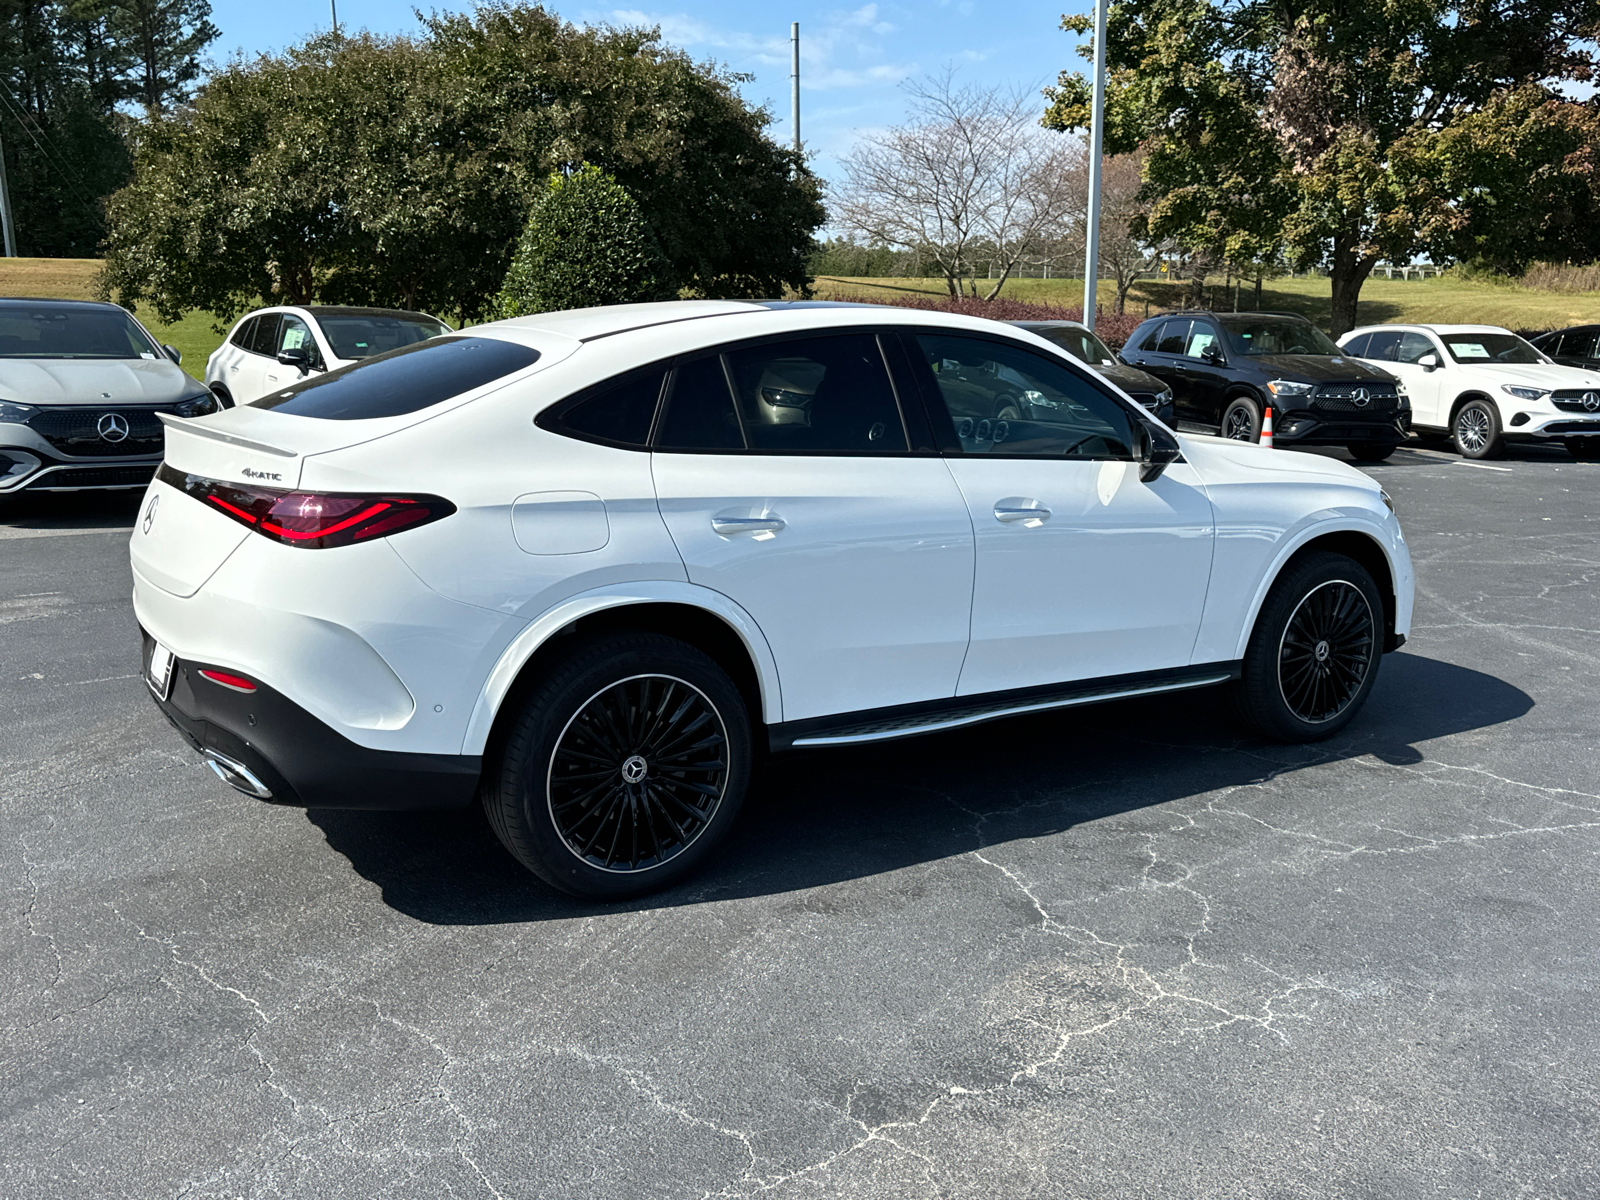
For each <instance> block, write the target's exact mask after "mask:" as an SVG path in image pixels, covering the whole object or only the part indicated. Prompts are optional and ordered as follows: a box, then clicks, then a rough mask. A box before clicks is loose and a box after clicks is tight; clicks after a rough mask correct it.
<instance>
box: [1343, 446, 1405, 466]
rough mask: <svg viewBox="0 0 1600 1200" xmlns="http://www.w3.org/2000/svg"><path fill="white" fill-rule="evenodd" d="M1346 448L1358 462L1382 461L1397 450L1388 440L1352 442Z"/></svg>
mask: <svg viewBox="0 0 1600 1200" xmlns="http://www.w3.org/2000/svg"><path fill="white" fill-rule="evenodd" d="M1345 449H1347V450H1348V451H1350V456H1351V457H1352V458H1354V459H1355V460H1356V461H1357V462H1382V461H1383V460H1384V459H1386V458H1388V457H1389V456H1390V455H1391V454H1393V453H1394V451H1395V447H1394V446H1393V444H1391V443H1388V442H1352V443H1351V444H1350V445H1348V446H1346V447H1345Z"/></svg>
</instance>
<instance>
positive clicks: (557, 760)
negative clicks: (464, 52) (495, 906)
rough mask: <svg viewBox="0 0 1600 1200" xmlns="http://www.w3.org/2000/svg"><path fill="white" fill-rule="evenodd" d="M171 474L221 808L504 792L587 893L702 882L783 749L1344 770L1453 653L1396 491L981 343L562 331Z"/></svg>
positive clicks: (767, 328) (1066, 365)
mask: <svg viewBox="0 0 1600 1200" xmlns="http://www.w3.org/2000/svg"><path fill="white" fill-rule="evenodd" d="M1002 373H1003V374H1004V375H1005V376H1006V377H1007V378H1020V379H1021V380H1023V381H1024V383H1025V385H1026V386H1025V387H1023V388H1022V389H1021V393H1020V394H1021V398H1022V402H1023V406H1024V407H1025V411H1023V412H1020V413H1018V414H1016V415H1008V416H1006V417H1003V418H999V417H994V416H992V415H990V414H989V410H988V409H985V408H983V407H982V405H981V404H976V403H975V398H976V400H981V399H982V398H983V397H985V396H987V395H988V394H989V393H990V392H991V391H992V390H993V380H994V379H995V378H996V377H997V376H998V375H1001V374H1002ZM975 414H976V415H975ZM167 439H168V440H167V457H166V461H165V463H164V464H163V466H162V468H161V471H160V473H159V475H158V477H157V479H156V481H155V482H154V483H153V484H152V485H151V488H150V491H149V494H148V497H147V498H146V500H145V501H144V506H143V508H142V509H141V511H140V513H139V516H138V520H137V522H136V526H135V529H134V533H133V537H132V543H131V551H132V559H133V575H134V608H135V610H136V612H137V615H138V619H139V624H140V626H141V627H142V630H143V635H144V672H145V677H146V680H147V682H148V684H149V687H150V689H151V691H152V692H153V694H154V696H155V699H156V701H157V702H158V703H159V705H160V706H161V708H162V710H163V711H164V712H165V713H166V714H167V716H168V717H170V718H171V720H172V722H173V724H174V725H176V726H177V728H178V729H179V730H180V731H181V732H182V733H183V735H184V736H185V737H186V738H187V739H188V740H189V741H190V743H191V744H192V745H193V746H194V747H195V749H197V750H199V751H200V752H201V753H202V754H204V755H205V756H206V758H207V759H208V760H209V761H210V763H211V765H212V767H213V769H214V770H215V771H216V772H217V774H218V775H219V776H221V777H222V778H223V779H224V780H226V781H227V782H229V783H231V784H232V785H233V786H235V787H237V788H239V789H240V790H242V791H244V792H247V793H249V794H251V795H254V796H258V797H260V798H261V799H264V800H271V801H275V802H278V803H285V804H298V805H305V806H311V807H318V806H332V807H354V808H420V807H435V806H446V807H448V806H454V805H466V804H470V803H471V802H472V801H473V800H474V798H478V799H480V800H481V803H482V804H483V805H484V807H485V808H486V810H487V812H488V815H489V817H490V820H491V822H492V824H493V826H494V828H495V830H496V831H497V832H498V834H499V836H500V838H501V840H502V841H503V842H504V843H505V845H506V847H507V848H508V849H509V850H510V851H511V853H512V854H513V855H515V856H516V857H517V858H518V859H520V860H521V861H522V862H523V863H524V864H525V865H526V866H528V867H529V868H531V869H532V870H533V871H534V872H536V873H537V874H538V875H540V876H541V877H542V878H544V879H545V880H547V881H548V882H550V883H551V884H553V885H554V886H556V887H557V888H561V889H563V890H565V891H567V892H570V893H573V894H576V895H582V896H591V897H601V898H619V897H624V896H630V895H635V894H638V893H641V892H643V891H646V890H649V889H652V888H655V887H659V886H662V885H663V884H665V883H667V882H669V881H671V880H673V879H675V878H677V877H679V876H681V875H682V874H683V873H684V872H686V871H688V870H689V869H691V868H692V867H693V865H694V864H695V863H696V862H697V861H699V860H701V859H703V858H704V857H705V855H706V854H707V853H708V852H709V851H710V850H711V848H712V847H713V845H714V844H715V843H716V841H717V839H718V838H719V836H720V835H721V834H722V833H723V832H724V831H725V830H726V829H727V827H728V825H729V823H730V822H732V820H733V819H734V816H735V814H736V813H737V811H738V809H739V805H740V803H741V801H742V799H743V797H744V793H745V790H746V787H747V784H748V781H749V779H750V770H751V764H752V760H753V758H754V757H755V756H757V755H761V754H765V753H767V752H770V751H781V750H788V749H791V748H803V747H813V746H837V745H841V744H845V743H859V742H874V741H879V740H882V739H886V738H897V737H904V736H907V735H912V734H921V733H931V732H935V731H939V730H948V729H951V728H955V727H957V726H963V725H970V724H973V723H975V722H979V721H988V720H992V719H995V718H1002V717H1006V716H1009V715H1012V714H1017V713H1032V712H1038V711H1040V710H1044V709H1053V708H1064V707H1068V706H1071V705H1078V704H1085V703H1090V702H1094V701H1100V700H1109V699H1114V698H1117V697H1123V696H1138V695H1145V694H1149V693H1153V692H1166V691H1173V690H1177V689H1182V688H1195V687H1203V686H1208V685H1226V686H1229V687H1231V688H1232V690H1233V691H1234V693H1235V694H1236V696H1237V698H1238V702H1239V705H1240V707H1241V709H1242V710H1243V713H1244V714H1245V715H1246V716H1247V717H1248V718H1249V719H1250V720H1251V721H1253V723H1254V724H1255V725H1256V727H1257V728H1259V729H1260V730H1262V731H1263V732H1265V733H1266V734H1268V735H1270V736H1273V737H1276V738H1280V739H1289V740H1300V739H1314V738H1319V737H1325V736H1328V735H1330V734H1332V733H1334V732H1335V731H1337V730H1339V729H1340V728H1342V727H1343V726H1344V725H1345V724H1346V723H1347V722H1349V721H1350V719H1351V718H1352V717H1353V716H1354V715H1355V713H1356V711H1357V709H1358V708H1359V707H1360V705H1361V704H1362V702H1363V700H1364V699H1365V697H1366V696H1367V694H1368V692H1369V691H1370V690H1371V688H1372V686H1373V681H1374V679H1375V677H1376V674H1377V670H1378V663H1379V659H1380V656H1381V655H1382V654H1383V653H1384V652H1385V651H1387V650H1392V649H1393V648H1395V647H1396V646H1398V645H1400V644H1401V643H1402V642H1403V641H1404V639H1405V635H1406V632H1407V630H1408V628H1409V625H1410V621H1411V607H1412V571H1411V562H1410V558H1409V555H1408V553H1407V549H1406V544H1405V541H1404V539H1403V537H1402V535H1401V531H1400V526H1399V523H1398V522H1397V521H1396V519H1395V516H1394V513H1393V511H1392V508H1391V506H1390V505H1389V503H1388V498H1387V497H1386V496H1385V495H1384V494H1383V492H1382V491H1381V490H1380V489H1379V487H1378V486H1377V484H1375V483H1374V482H1373V481H1372V480H1371V479H1369V478H1368V477H1367V476H1365V475H1363V474H1361V473H1360V472H1358V471H1356V470H1354V469H1353V468H1350V467H1347V466H1345V465H1343V464H1342V463H1339V462H1335V461H1333V460H1331V459H1326V458H1320V457H1315V456H1311V455H1304V454H1296V453H1292V452H1284V451H1273V450H1270V449H1266V448H1262V447H1259V446H1255V445H1250V444H1246V443H1241V442H1232V441H1223V440H1221V439H1217V438H1209V437H1188V436H1184V437H1179V436H1175V435H1174V434H1172V433H1171V432H1170V431H1168V430H1167V429H1166V428H1165V427H1164V426H1162V425H1160V424H1159V423H1157V422H1156V421H1154V420H1153V419H1152V418H1150V417H1149V415H1148V414H1147V413H1145V412H1144V411H1143V410H1142V409H1141V408H1140V407H1139V406H1138V405H1137V404H1135V403H1133V402H1132V401H1131V400H1129V399H1128V398H1127V397H1126V396H1125V395H1123V394H1122V393H1120V392H1119V391H1117V390H1116V388H1115V387H1113V386H1112V385H1111V384H1109V383H1108V382H1107V381H1105V380H1103V379H1102V378H1100V377H1099V376H1097V375H1096V374H1095V373H1094V372H1093V371H1092V370H1090V369H1089V368H1088V367H1087V366H1085V365H1083V364H1082V363H1079V362H1077V361H1076V360H1074V359H1072V358H1071V357H1069V356H1068V355H1066V354H1065V353H1064V352H1062V351H1061V350H1059V349H1056V348H1054V347H1052V346H1051V345H1050V344H1049V343H1048V342H1046V341H1044V340H1043V339H1040V338H1038V337H1035V336H1033V335H1031V334H1028V333H1026V332H1023V331H1020V330H1017V329H1013V328H1011V327H1009V326H1006V325H1002V324H999V323H996V322H991V321H986V320H981V319H975V318H968V317H960V316H951V315H945V314H937V313H929V312H922V311H912V310H903V309H893V308H883V307H878V306H874V305H859V306H857V305H822V304H810V303H792V304H789V303H777V302H772V303H764V302H763V303H757V302H738V301H681V302H673V303H665V304H646V305H623V306H618V307H614V308H598V309H590V310H583V311H574V312H560V313H547V314H544V315H540V316H532V317H525V318H520V319H517V320H512V321H503V322H500V323H497V324H492V325H484V326H480V327H477V328H474V329H473V330H471V332H470V333H468V334H459V335H452V336H448V337H440V338H435V339H432V340H430V341H427V342H424V343H420V344H418V345H415V346H411V347H407V348H404V349H401V350H397V351H394V352H392V353H390V354H387V355H382V356H379V357H377V358H372V359H368V360H367V361H365V362H363V363H359V364H357V365H355V366H352V367H347V368H345V369H343V370H339V371H332V372H329V373H328V374H326V375H320V376H316V377H314V378H311V379H309V380H306V381H305V382H303V383H300V384H297V385H294V386H291V387H287V388H284V389H282V390H281V391H278V392H275V393H273V394H271V395H269V396H266V397H264V398H263V399H261V400H260V401H259V402H258V403H257V404H256V405H254V406H249V407H240V408H233V409H228V410H226V411H223V412H221V413H218V414H216V415H214V416H209V417H205V418H203V419H201V420H200V421H198V422H194V421H190V422H177V421H170V422H168V429H167Z"/></svg>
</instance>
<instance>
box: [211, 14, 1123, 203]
mask: <svg viewBox="0 0 1600 1200" xmlns="http://www.w3.org/2000/svg"><path fill="white" fill-rule="evenodd" d="M335 2H336V3H337V4H338V9H339V23H340V25H341V27H343V28H345V29H347V30H349V29H352V28H359V27H365V28H368V29H371V30H373V31H374V32H377V33H407V32H413V31H415V29H416V28H417V23H416V21H415V19H414V18H413V16H412V6H411V5H410V4H407V3H394V2H392V0H335ZM1091 3H1092V0H1080V2H1079V3H1073V2H1072V0H1067V3H1066V4H1065V6H1064V7H1063V5H1062V3H1061V0H1056V3H1053V4H1038V3H1032V4H1030V3H1025V2H1022V0H1018V2H1016V3H1006V2H1004V0H990V2H989V3H977V2H975V0H925V2H923V3H917V4H897V3H878V4H860V5H854V6H851V5H848V4H847V5H835V4H826V3H820V4H819V3H811V2H809V0H792V2H791V3H790V4H789V5H787V6H779V5H768V4H762V3H753V4H752V3H748V2H746V3H739V2H737V0H699V2H693V0H688V2H680V3H667V4H661V5H651V4H646V5H644V6H643V7H634V6H632V5H629V6H626V7H623V6H617V7H611V6H603V5H590V4H586V3H581V2H577V0H575V2H574V3H570V4H555V5H553V6H552V7H554V9H555V10H556V11H557V12H559V13H560V14H561V15H562V16H563V17H565V18H566V19H568V20H571V21H577V22H580V23H583V24H630V25H632V24H642V25H660V26H661V30H662V35H663V37H664V39H665V40H666V41H667V42H669V43H671V44H673V45H676V46H678V47H681V48H682V49H684V50H687V51H688V52H689V53H690V54H692V55H693V56H694V57H695V58H697V59H706V58H713V59H716V60H718V61H719V62H723V63H726V64H727V65H728V66H729V67H731V68H733V69H734V70H736V71H742V72H747V73H749V74H751V75H753V76H754V77H755V78H754V79H753V80H752V81H751V82H750V83H748V84H746V85H744V88H743V92H744V96H745V99H747V100H748V101H750V102H751V103H752V104H758V105H759V104H766V105H768V106H769V107H770V108H771V110H772V113H773V115H774V117H775V118H776V120H775V121H774V124H773V127H772V132H773V134H774V136H775V137H777V138H779V139H780V140H783V141H787V140H788V139H789V137H790V136H791V134H790V124H789V22H791V21H799V22H800V45H801V67H800V80H801V99H800V104H801V114H800V126H801V133H802V135H803V136H804V141H805V144H806V147H807V149H808V151H809V152H810V153H811V154H812V156H813V163H814V166H815V167H816V169H817V170H818V171H820V172H821V174H822V175H823V176H824V177H825V178H828V179H837V178H838V175H839V171H838V162H839V159H840V158H841V157H842V156H843V155H845V154H847V153H848V152H849V149H850V146H851V144H852V142H853V141H854V139H855V138H856V137H857V136H859V134H860V133H862V132H868V131H873V130H878V129H882V128H884V127H886V126H890V125H893V124H895V123H896V122H897V121H899V120H900V119H901V117H902V116H903V115H904V111H905V94H904V92H903V91H902V89H901V87H900V84H901V83H902V81H904V80H906V79H908V78H912V77H916V76H921V75H927V74H930V73H932V72H936V71H940V70H943V69H944V68H945V67H947V66H952V65H953V66H955V67H956V68H957V69H958V71H959V77H960V78H962V79H965V80H970V81H973V82H982V83H999V84H1006V85H1017V86H1022V87H1026V88H1028V89H1029V90H1031V91H1037V89H1038V88H1040V87H1042V86H1044V85H1045V84H1046V83H1050V82H1053V81H1054V80H1055V77H1056V73H1057V72H1058V71H1060V70H1061V69H1062V68H1064V67H1072V68H1073V69H1077V68H1079V67H1080V66H1081V65H1082V60H1081V59H1079V58H1078V57H1077V56H1076V55H1075V54H1074V53H1073V47H1074V46H1075V45H1076V44H1077V40H1076V38H1075V37H1074V36H1073V35H1071V34H1067V33H1063V32H1061V30H1060V28H1059V24H1060V19H1061V14H1062V12H1063V11H1078V10H1079V9H1083V10H1085V11H1086V10H1088V9H1089V8H1090V6H1091ZM427 7H429V8H432V7H434V5H432V4H429V5H427ZM437 7H439V8H440V9H444V10H459V9H463V8H468V7H470V5H466V4H460V3H447V4H439V5H438V6H437ZM211 19H212V21H213V23H215V24H216V26H217V27H218V28H219V29H220V30H221V31H222V36H221V37H220V38H218V39H217V41H216V42H215V43H214V44H213V45H212V47H211V54H212V56H213V57H214V58H215V59H217V60H219V61H221V60H225V59H226V58H228V57H229V56H230V55H231V54H232V53H233V52H234V51H237V50H243V51H245V52H246V53H247V54H253V53H257V52H260V51H272V50H281V49H283V48H284V47H285V46H287V45H291V44H293V43H294V42H297V41H299V40H301V39H302V38H304V37H306V36H308V35H309V34H311V33H314V32H317V31H319V30H322V31H325V30H326V29H327V28H328V27H329V6H328V0H274V2H273V3H270V4H263V3H262V2H261V0H212V15H211ZM1040 107H1041V110H1042V108H1043V101H1042V100H1041V101H1040Z"/></svg>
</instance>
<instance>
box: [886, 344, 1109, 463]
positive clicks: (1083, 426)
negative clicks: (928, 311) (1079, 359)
mask: <svg viewBox="0 0 1600 1200" xmlns="http://www.w3.org/2000/svg"><path fill="white" fill-rule="evenodd" d="M916 345H917V348H918V350H919V351H920V355H921V358H922V360H923V361H924V362H926V363H927V365H928V368H929V370H930V371H931V372H932V373H933V380H934V384H935V386H936V389H937V392H938V396H939V400H940V401H941V402H942V405H943V408H944V410H945V412H946V413H948V414H949V418H950V423H951V425H953V426H954V428H955V435H956V438H957V439H958V440H959V442H960V446H961V452H962V453H963V454H993V455H1000V456H1006V457H1030V458H1115V459H1126V458H1132V457H1134V455H1133V449H1132V447H1133V442H1134V438H1133V417H1132V414H1130V413H1129V412H1127V411H1126V410H1125V409H1124V408H1123V407H1122V406H1121V405H1120V404H1118V403H1117V401H1115V400H1114V399H1112V398H1111V397H1110V396H1108V395H1106V393H1104V392H1102V391H1101V390H1100V389H1099V388H1098V387H1097V386H1096V385H1095V384H1093V383H1092V382H1090V381H1089V380H1088V379H1086V378H1084V377H1082V376H1081V375H1079V374H1078V372H1077V371H1075V370H1073V369H1072V368H1071V367H1069V366H1067V365H1066V364H1065V363H1062V362H1059V361H1052V360H1051V359H1049V358H1046V357H1045V356H1044V355H1042V354H1035V353H1033V352H1032V351H1031V350H1027V349H1025V348H1024V347H1021V346H1014V345H1010V344H1007V343H1004V342H994V341H989V340H987V339H984V338H975V337H962V336H951V335H946V334H918V335H917V336H916Z"/></svg>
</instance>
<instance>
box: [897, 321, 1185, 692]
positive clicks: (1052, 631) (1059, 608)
mask: <svg viewBox="0 0 1600 1200" xmlns="http://www.w3.org/2000/svg"><path fill="white" fill-rule="evenodd" d="M908 349H909V350H911V351H912V352H913V363H912V369H913V370H914V371H915V372H916V373H917V375H918V377H919V379H920V380H921V382H922V389H923V392H924V394H925V395H926V397H927V399H928V403H929V408H930V413H929V416H930V418H931V419H932V420H933V421H934V422H935V435H936V436H940V437H942V438H943V440H944V445H945V447H946V450H947V453H946V457H945V462H946V463H947V464H948V466H949V468H950V471H951V473H952V474H953V475H954V476H955V479H956V482H957V483H958V484H959V485H960V487H961V492H962V495H963V496H964V498H965V499H966V502H967V508H968V512H969V514H970V516H971V520H972V525H973V528H974V531H975V535H976V545H977V569H976V576H975V579H974V582H973V593H972V639H971V645H970V646H969V647H968V649H967V657H966V663H965V665H964V666H963V667H962V671H961V681H960V685H959V690H958V693H957V694H958V695H962V696H967V695H976V694H979V693H984V692H995V691H1005V690H1009V689H1012V688H1021V687H1031V686H1036V685H1043V684H1051V683H1062V682H1067V681H1072V680H1082V679H1093V678H1099V677H1104V676H1112V675H1128V674H1136V673H1142V672H1147V671H1160V670H1166V669H1170V668H1174V667H1184V666H1187V665H1188V664H1189V662H1190V659H1191V657H1192V655H1193V652H1194V643H1195V637H1196V634H1197V633H1198V631H1199V628H1200V619H1201V615H1202V613H1203V612H1204V609H1205V598H1206V589H1207V587H1208V585H1209V581H1210V575H1211V554H1212V542H1213V537H1214V532H1215V521H1214V518H1213V515H1212V509H1211V503H1210V501H1209V499H1208V498H1207V497H1206V494H1205V489H1204V487H1203V485H1202V484H1201V481H1200V479H1199V477H1198V476H1197V475H1196V473H1195V472H1194V470H1193V468H1191V467H1190V466H1189V465H1188V464H1187V463H1184V462H1179V463H1175V464H1173V465H1172V466H1170V467H1169V468H1168V469H1167V470H1166V472H1165V473H1164V474H1163V475H1161V476H1160V478H1158V479H1156V480H1154V481H1153V482H1151V483H1143V482H1141V481H1140V478H1139V475H1140V465H1139V463H1138V462H1136V461H1134V457H1135V456H1134V454H1133V453H1132V450H1133V439H1134V436H1135V435H1134V428H1133V427H1134V422H1135V421H1137V420H1138V417H1137V415H1136V414H1135V413H1134V412H1133V411H1132V410H1131V409H1130V408H1129V407H1128V406H1126V405H1125V404H1124V403H1122V402H1121V401H1119V400H1117V399H1116V398H1114V397H1113V396H1111V395H1110V394H1109V393H1108V392H1107V391H1105V390H1103V389H1102V388H1101V387H1100V386H1098V384H1096V383H1095V382H1094V381H1093V380H1091V379H1090V378H1088V373H1087V372H1083V373H1079V372H1078V371H1075V370H1074V369H1073V368H1071V367H1070V366H1069V365H1067V364H1065V363H1063V362H1060V361H1059V360H1052V359H1049V358H1046V357H1045V356H1043V355H1041V354H1036V353H1034V352H1033V351H1031V350H1029V349H1027V348H1026V347H1022V346H1019V345H1017V344H1016V343H1014V342H1005V341H1000V340H998V339H988V338H983V337H981V336H976V335H968V334H959V335H958V334H950V333H945V332H936V331H926V332H918V333H917V334H916V335H914V336H913V337H912V338H910V339H909V341H908ZM945 361H955V362H960V363H963V364H964V365H966V366H967V367H968V368H969V369H973V370H982V369H984V364H985V363H993V364H994V366H995V367H996V368H1004V369H1006V370H1008V371H1012V372H1015V373H1016V374H1018V375H1020V376H1022V377H1024V378H1025V379H1027V380H1028V383H1029V385H1030V388H1029V390H1030V391H1034V392H1037V393H1038V394H1039V395H1040V396H1041V397H1043V398H1044V399H1045V400H1046V401H1048V406H1039V405H1035V406H1034V411H1035V412H1036V413H1037V412H1046V413H1048V416H1047V417H1045V418H1044V419H1032V420H1019V421H975V420H973V419H971V418H966V417H960V416H959V415H958V412H959V410H958V409H957V408H956V406H955V405H954V404H952V403H951V402H950V401H949V400H947V399H946V396H945V386H944V373H943V371H934V370H933V369H932V368H933V365H934V364H936V363H942V362H945Z"/></svg>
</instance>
